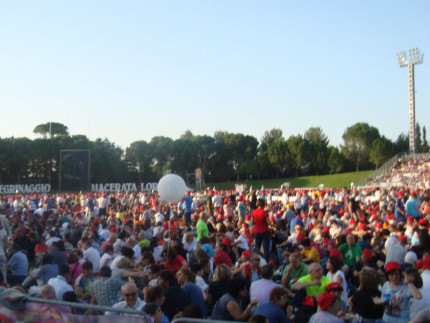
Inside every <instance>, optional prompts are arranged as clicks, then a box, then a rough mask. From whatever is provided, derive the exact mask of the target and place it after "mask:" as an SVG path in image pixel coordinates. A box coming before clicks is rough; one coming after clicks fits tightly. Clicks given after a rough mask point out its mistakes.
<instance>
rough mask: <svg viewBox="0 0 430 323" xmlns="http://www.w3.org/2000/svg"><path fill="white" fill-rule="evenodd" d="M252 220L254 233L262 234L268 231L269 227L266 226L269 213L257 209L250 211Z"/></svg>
mask: <svg viewBox="0 0 430 323" xmlns="http://www.w3.org/2000/svg"><path fill="white" fill-rule="evenodd" d="M251 216H252V219H253V220H254V232H255V233H264V232H267V231H269V225H268V224H267V220H266V219H267V218H269V213H267V211H265V210H263V209H261V208H257V209H255V210H254V211H252V215H251Z"/></svg>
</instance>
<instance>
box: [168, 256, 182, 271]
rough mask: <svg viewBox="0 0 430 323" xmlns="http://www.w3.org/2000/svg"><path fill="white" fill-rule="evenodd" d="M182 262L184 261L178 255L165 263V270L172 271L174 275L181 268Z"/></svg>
mask: <svg viewBox="0 0 430 323" xmlns="http://www.w3.org/2000/svg"><path fill="white" fill-rule="evenodd" d="M184 261H185V259H184V258H182V257H181V256H180V255H177V256H176V258H175V260H173V261H166V269H169V270H170V271H173V272H174V273H175V274H176V272H177V271H178V270H179V269H181V268H182V266H183V264H184Z"/></svg>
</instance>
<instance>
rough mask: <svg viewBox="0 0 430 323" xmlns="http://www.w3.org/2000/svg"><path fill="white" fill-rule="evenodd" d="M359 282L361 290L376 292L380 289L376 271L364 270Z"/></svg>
mask: <svg viewBox="0 0 430 323" xmlns="http://www.w3.org/2000/svg"><path fill="white" fill-rule="evenodd" d="M359 280H360V289H361V290H376V289H377V288H378V276H377V274H376V271H374V270H362V271H361V272H360V276H359Z"/></svg>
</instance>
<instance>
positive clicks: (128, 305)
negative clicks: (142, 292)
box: [106, 282, 146, 315]
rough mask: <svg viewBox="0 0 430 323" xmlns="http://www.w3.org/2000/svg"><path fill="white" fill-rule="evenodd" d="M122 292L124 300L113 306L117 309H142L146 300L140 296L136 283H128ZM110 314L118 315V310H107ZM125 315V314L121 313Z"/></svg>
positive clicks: (122, 288)
mask: <svg viewBox="0 0 430 323" xmlns="http://www.w3.org/2000/svg"><path fill="white" fill-rule="evenodd" d="M121 294H122V298H123V301H121V302H118V303H116V304H114V305H113V306H112V308H115V309H133V310H141V309H142V307H143V306H145V304H146V302H145V301H142V300H141V299H140V298H139V293H138V290H137V287H136V285H135V284H134V283H130V282H129V283H126V284H124V285H123V286H122V287H121ZM106 314H108V315H118V313H117V312H107V313H106ZM120 315H124V314H120Z"/></svg>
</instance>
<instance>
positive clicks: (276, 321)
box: [254, 302, 289, 323]
mask: <svg viewBox="0 0 430 323" xmlns="http://www.w3.org/2000/svg"><path fill="white" fill-rule="evenodd" d="M254 315H263V316H265V317H266V318H267V320H268V321H269V323H287V322H289V321H288V320H287V314H286V313H285V311H283V310H282V309H281V308H280V307H279V306H277V305H275V304H273V303H271V302H269V303H262V304H258V307H257V309H256V311H255V313H254Z"/></svg>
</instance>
